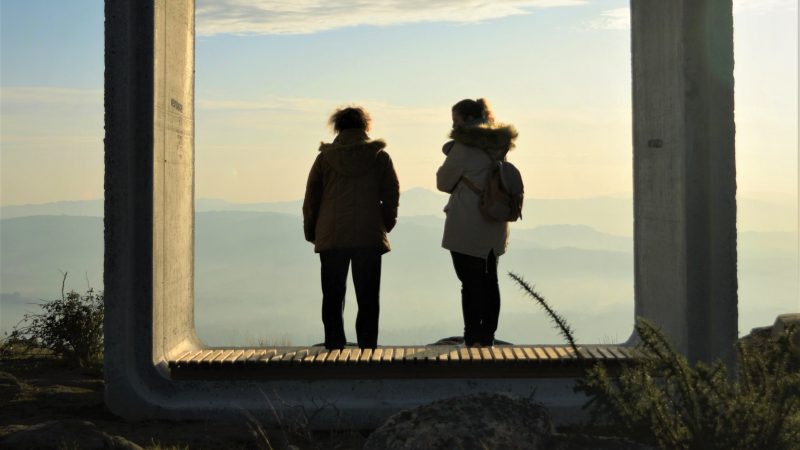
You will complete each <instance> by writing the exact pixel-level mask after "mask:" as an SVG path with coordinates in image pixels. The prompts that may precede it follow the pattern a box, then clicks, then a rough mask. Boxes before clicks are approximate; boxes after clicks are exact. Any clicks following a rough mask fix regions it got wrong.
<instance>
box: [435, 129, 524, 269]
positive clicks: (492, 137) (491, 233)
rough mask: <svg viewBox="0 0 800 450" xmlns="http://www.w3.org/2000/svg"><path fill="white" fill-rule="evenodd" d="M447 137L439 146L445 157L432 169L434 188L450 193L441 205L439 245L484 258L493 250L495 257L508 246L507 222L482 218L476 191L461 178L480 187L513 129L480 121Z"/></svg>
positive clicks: (509, 143) (504, 149)
mask: <svg viewBox="0 0 800 450" xmlns="http://www.w3.org/2000/svg"><path fill="white" fill-rule="evenodd" d="M450 137H451V138H453V140H452V141H450V142H448V143H446V144H445V145H444V147H443V148H442V151H443V152H444V153H445V154H446V155H447V158H446V159H445V161H444V164H442V166H441V167H440V168H439V170H438V171H437V172H436V187H437V188H438V189H439V190H440V191H443V192H447V193H449V194H450V199H449V201H448V202H447V205H446V206H445V208H444V211H445V213H446V214H447V218H446V219H445V223H444V237H443V239H442V247H444V248H446V249H448V250H451V251H454V252H458V253H463V254H465V255H469V256H475V257H478V258H487V257H488V256H489V252H490V251H492V250H494V254H495V256H497V257H499V256H500V255H502V254H503V253H505V251H506V247H507V245H508V222H494V221H490V220H488V219H486V218H485V217H483V215H482V214H481V212H480V209H479V206H478V203H479V200H480V198H479V196H478V194H476V193H475V192H473V191H472V190H470V189H469V188H468V187H467V186H466V185H465V184H464V183H462V182H461V178H462V177H466V178H469V179H470V180H471V181H472V182H473V183H475V184H476V185H477V186H478V187H479V188H480V189H481V190H483V189H484V188H485V187H486V183H487V181H488V179H489V175H490V174H491V170H492V168H493V166H494V164H493V158H494V159H495V160H496V159H505V155H506V153H507V152H508V151H509V150H510V149H511V148H513V147H514V140H515V139H516V137H517V131H516V130H515V129H514V127H513V126H510V125H494V124H485V123H484V124H479V125H476V126H465V127H459V128H455V129H453V131H452V132H451V133H450ZM490 155H492V156H490Z"/></svg>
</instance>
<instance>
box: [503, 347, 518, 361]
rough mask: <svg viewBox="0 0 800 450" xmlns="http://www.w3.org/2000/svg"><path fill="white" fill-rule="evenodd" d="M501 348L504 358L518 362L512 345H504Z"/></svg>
mask: <svg viewBox="0 0 800 450" xmlns="http://www.w3.org/2000/svg"><path fill="white" fill-rule="evenodd" d="M500 350H501V351H502V352H503V359H505V360H506V361H514V362H516V360H517V356H516V355H515V354H514V351H513V350H511V347H503V348H501V349H500Z"/></svg>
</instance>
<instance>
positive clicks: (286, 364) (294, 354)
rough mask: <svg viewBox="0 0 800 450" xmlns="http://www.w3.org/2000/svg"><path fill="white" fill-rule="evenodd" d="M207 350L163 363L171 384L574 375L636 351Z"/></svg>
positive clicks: (538, 348)
mask: <svg viewBox="0 0 800 450" xmlns="http://www.w3.org/2000/svg"><path fill="white" fill-rule="evenodd" d="M578 353H579V354H580V357H579V356H578V355H575V352H574V351H573V350H572V348H570V347H568V346H563V345H561V346H558V345H555V346H554V345H498V346H494V347H489V348H464V347H463V346H447V345H439V346H411V347H399V346H398V347H395V346H387V347H380V348H377V349H375V350H370V349H367V350H361V349H359V348H352V347H348V348H345V349H344V350H333V351H328V350H326V349H324V348H322V347H273V348H214V349H202V350H192V351H187V352H184V353H182V354H180V355H176V356H175V358H174V359H172V360H170V361H169V367H170V369H171V373H172V377H173V378H174V379H178V380H222V379H226V380H237V379H240V380H245V379H247V380H253V379H329V378H349V379H359V378H360V379H374V378H551V377H576V376H580V375H582V374H583V373H584V371H585V370H586V369H587V368H589V367H591V366H593V365H594V364H597V363H602V364H603V365H604V366H606V368H607V369H609V370H611V371H614V370H616V369H617V368H619V367H620V366H621V365H622V364H624V363H626V362H630V361H632V359H633V358H635V356H636V355H635V350H634V349H632V348H629V347H622V346H614V345H582V346H579V347H578Z"/></svg>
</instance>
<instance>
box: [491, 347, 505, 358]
mask: <svg viewBox="0 0 800 450" xmlns="http://www.w3.org/2000/svg"><path fill="white" fill-rule="evenodd" d="M489 351H491V352H492V358H493V359H494V360H495V361H496V362H503V361H505V359H506V357H505V356H504V355H503V349H501V348H499V347H495V346H492V347H489Z"/></svg>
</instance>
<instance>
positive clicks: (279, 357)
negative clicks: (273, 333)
mask: <svg viewBox="0 0 800 450" xmlns="http://www.w3.org/2000/svg"><path fill="white" fill-rule="evenodd" d="M282 359H283V352H279V351H277V350H275V353H274V354H273V355H271V356H270V357H269V359H266V358H265V359H263V360H262V361H264V362H266V363H267V364H277V363H279V362H281V360H282Z"/></svg>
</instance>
